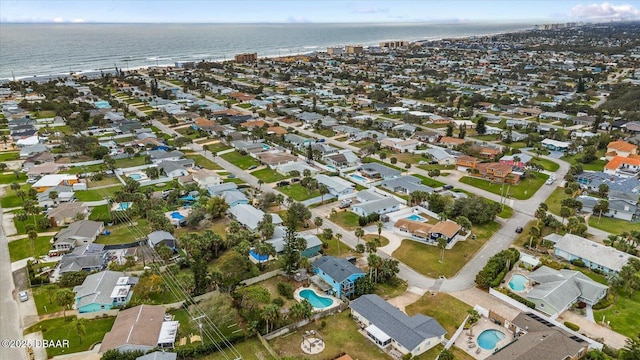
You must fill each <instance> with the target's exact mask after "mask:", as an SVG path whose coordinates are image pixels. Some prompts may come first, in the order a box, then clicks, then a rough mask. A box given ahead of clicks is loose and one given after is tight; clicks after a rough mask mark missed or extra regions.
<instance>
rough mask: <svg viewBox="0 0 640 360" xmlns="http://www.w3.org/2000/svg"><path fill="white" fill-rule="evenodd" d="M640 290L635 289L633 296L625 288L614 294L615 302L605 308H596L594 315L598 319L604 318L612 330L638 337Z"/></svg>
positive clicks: (639, 331)
mask: <svg viewBox="0 0 640 360" xmlns="http://www.w3.org/2000/svg"><path fill="white" fill-rule="evenodd" d="M638 313H640V292H638V291H635V292H634V293H633V295H632V296H631V297H629V294H628V293H627V292H625V291H623V290H620V291H618V294H616V295H614V303H613V305H611V306H609V307H608V308H606V309H603V310H595V311H594V317H595V318H596V319H597V320H602V319H603V317H604V320H605V321H606V322H607V323H608V324H609V326H610V327H611V330H613V331H615V332H618V333H620V334H623V335H626V336H628V337H636V338H637V336H638V334H639V333H640V322H638Z"/></svg>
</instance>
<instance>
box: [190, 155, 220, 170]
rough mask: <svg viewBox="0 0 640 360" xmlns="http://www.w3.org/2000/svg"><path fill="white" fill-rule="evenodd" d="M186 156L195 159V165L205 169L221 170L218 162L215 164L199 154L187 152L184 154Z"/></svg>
mask: <svg viewBox="0 0 640 360" xmlns="http://www.w3.org/2000/svg"><path fill="white" fill-rule="evenodd" d="M185 156H186V157H187V159H193V161H195V163H196V165H198V166H200V167H202V168H204V169H207V170H222V167H221V166H220V165H218V164H216V163H215V162H213V161H211V160H209V159H207V158H206V157H204V156H202V155H200V154H187V155H185Z"/></svg>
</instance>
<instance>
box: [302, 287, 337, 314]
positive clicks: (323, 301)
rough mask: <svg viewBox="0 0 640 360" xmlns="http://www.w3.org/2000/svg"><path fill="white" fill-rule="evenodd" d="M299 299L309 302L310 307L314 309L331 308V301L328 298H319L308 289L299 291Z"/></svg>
mask: <svg viewBox="0 0 640 360" xmlns="http://www.w3.org/2000/svg"><path fill="white" fill-rule="evenodd" d="M300 297H301V298H303V299H307V300H309V302H310V303H311V305H312V306H313V307H314V308H318V309H324V308H326V307H328V306H331V304H333V299H331V298H328V297H324V296H320V295H318V294H316V292H315V291H313V290H309V289H305V290H302V291H300Z"/></svg>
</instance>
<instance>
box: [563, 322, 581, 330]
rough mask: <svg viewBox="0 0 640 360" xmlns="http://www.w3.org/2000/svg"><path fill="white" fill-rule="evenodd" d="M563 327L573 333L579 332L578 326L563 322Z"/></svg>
mask: <svg viewBox="0 0 640 360" xmlns="http://www.w3.org/2000/svg"><path fill="white" fill-rule="evenodd" d="M564 326H566V327H568V328H569V329H571V330H573V331H578V330H580V326H578V325H576V324H574V323H572V322H568V321H565V322H564Z"/></svg>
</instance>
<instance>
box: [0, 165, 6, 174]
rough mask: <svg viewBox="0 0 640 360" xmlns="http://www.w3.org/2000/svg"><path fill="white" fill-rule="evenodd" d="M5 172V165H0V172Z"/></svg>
mask: <svg viewBox="0 0 640 360" xmlns="http://www.w3.org/2000/svg"><path fill="white" fill-rule="evenodd" d="M5 170H7V164H5V163H0V172H4V171H5Z"/></svg>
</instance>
